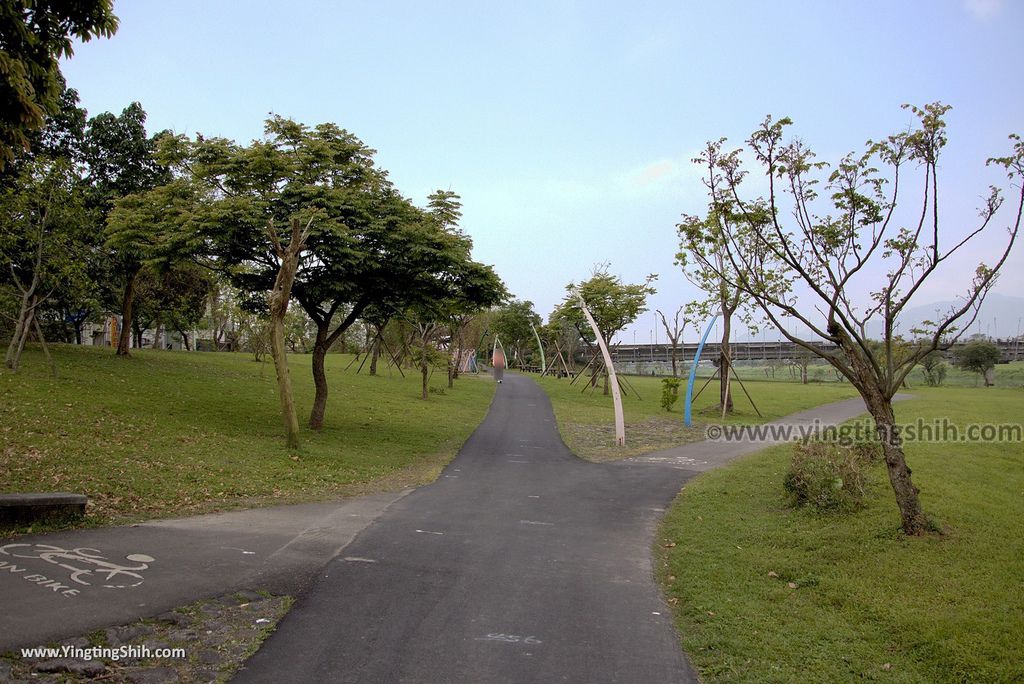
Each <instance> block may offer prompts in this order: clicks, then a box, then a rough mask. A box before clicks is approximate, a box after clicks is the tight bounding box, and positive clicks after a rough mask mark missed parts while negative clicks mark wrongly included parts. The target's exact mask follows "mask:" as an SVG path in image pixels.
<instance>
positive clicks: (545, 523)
mask: <svg viewBox="0 0 1024 684" xmlns="http://www.w3.org/2000/svg"><path fill="white" fill-rule="evenodd" d="M519 522H520V524H522V525H554V524H555V523H549V522H539V521H537V520H520V521H519Z"/></svg>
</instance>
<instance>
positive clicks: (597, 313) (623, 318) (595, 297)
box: [552, 264, 658, 395]
mask: <svg viewBox="0 0 1024 684" xmlns="http://www.w3.org/2000/svg"><path fill="white" fill-rule="evenodd" d="M657 277H658V276H656V275H653V274H651V275H649V276H647V278H645V279H644V282H643V283H635V284H625V283H623V282H622V281H621V279H620V278H619V277H618V276H614V275H612V274H610V273H609V272H608V265H607V264H601V265H599V266H597V267H596V268H595V269H594V272H593V274H592V275H591V277H590V279H589V280H585V281H583V282H582V283H580V284H579V285H577V284H576V283H569V284H568V285H566V286H565V289H566V290H567V291H568V294H567V295H566V297H565V299H564V300H563V301H562V303H561V304H560V305H559V306H558V308H557V310H556V311H555V313H553V314H552V317H554V318H555V319H563V320H566V321H569V322H570V323H572V325H573V326H574V327H575V328H576V330H577V332H579V335H580V338H582V339H583V340H584V341H585V342H587V343H588V344H590V343H591V340H593V339H594V335H593V333H592V332H590V330H589V324H588V323H587V322H586V319H585V318H584V315H583V309H582V308H581V307H580V305H579V301H578V300H577V297H576V293H577V292H579V294H580V296H581V297H583V301H585V302H586V303H587V308H589V309H590V313H591V314H592V315H593V317H594V322H595V323H597V328H598V330H600V331H601V337H603V338H604V339H605V341H606V342H608V343H610V342H611V339H612V337H614V336H615V335H616V334H617V333H618V332H619V331H621V330H622V329H623V328H625V327H626V326H627V325H629V324H630V323H632V322H633V321H635V320H636V319H637V317H638V316H639V315H640V314H642V313H643V312H645V311H647V297H648V296H650V295H652V294H654V293H655V289H654V287H652V286H651V283H652V282H654V281H655V280H656V279H657ZM604 394H605V395H607V394H608V382H607V375H606V376H605V385H604Z"/></svg>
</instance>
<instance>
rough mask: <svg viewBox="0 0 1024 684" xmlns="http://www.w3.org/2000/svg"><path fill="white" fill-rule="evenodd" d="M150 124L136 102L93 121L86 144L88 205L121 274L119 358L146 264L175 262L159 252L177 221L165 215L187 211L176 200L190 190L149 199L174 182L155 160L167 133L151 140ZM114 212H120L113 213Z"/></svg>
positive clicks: (126, 348) (125, 345)
mask: <svg viewBox="0 0 1024 684" xmlns="http://www.w3.org/2000/svg"><path fill="white" fill-rule="evenodd" d="M145 124H146V112H145V111H144V110H143V109H142V106H141V105H140V104H139V103H138V102H133V103H132V104H130V105H128V107H126V108H125V109H124V110H123V111H122V112H121V114H120V115H114V114H112V113H110V112H104V113H103V114H100V115H98V116H95V117H93V118H92V119H90V120H89V123H88V127H87V129H86V133H85V141H84V144H83V158H84V160H85V163H86V164H87V166H88V175H87V178H86V181H87V182H88V184H89V194H88V198H89V204H90V206H91V208H92V209H93V211H95V212H96V214H97V220H98V221H99V222H100V224H101V225H106V244H107V247H108V249H110V250H111V255H110V256H111V261H112V263H113V271H114V273H116V274H117V284H116V285H115V284H114V283H110V284H109V285H110V286H111V288H110V291H109V292H108V297H109V299H110V300H111V303H113V302H114V301H115V300H116V301H117V302H118V304H117V307H118V308H120V310H121V332H120V337H119V339H118V342H117V355H118V356H128V355H129V348H130V346H131V331H132V313H133V311H132V308H133V304H134V297H135V284H136V280H137V279H138V276H139V272H140V271H141V270H142V267H143V265H144V264H145V263H146V262H149V261H156V260H165V261H166V260H167V259H169V258H170V255H171V252H170V251H164V252H161V251H160V247H161V245H166V244H167V241H168V237H167V236H168V235H170V234H171V233H172V232H173V231H172V230H171V228H172V226H170V225H169V223H168V221H169V220H171V219H172V218H174V216H172V217H166V216H165V215H164V212H165V211H168V212H171V213H173V214H175V215H177V214H180V213H181V212H182V211H184V210H183V209H181V208H179V207H178V205H179V204H180V203H179V202H178V201H177V200H178V198H179V197H180V195H181V193H182V192H185V191H186V190H187V189H186V188H184V187H183V186H181V185H180V184H179V185H177V186H175V187H174V188H172V189H171V190H170V191H165V190H162V191H159V192H155V193H154V194H151V195H146V194H144V193H147V192H149V191H151V190H155V189H156V188H157V187H159V186H161V185H162V184H164V183H166V182H168V181H169V180H170V174H169V171H168V169H167V168H166V167H165V166H163V165H162V164H160V163H159V162H158V161H157V160H156V156H155V152H156V144H157V140H158V139H159V138H160V137H162V136H163V135H165V133H161V134H158V135H155V136H152V137H149V136H147V135H146V127H145ZM115 207H117V208H118V209H119V211H117V212H114V209H115ZM112 213H115V215H114V216H111V214H112ZM115 291H116V292H117V294H115Z"/></svg>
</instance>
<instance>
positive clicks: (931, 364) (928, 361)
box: [918, 350, 948, 387]
mask: <svg viewBox="0 0 1024 684" xmlns="http://www.w3.org/2000/svg"><path fill="white" fill-rule="evenodd" d="M918 365H919V366H921V372H922V373H923V374H924V383H925V384H926V385H928V386H929V387H939V386H941V385H942V382H943V381H944V380H945V379H946V372H947V370H948V366H947V365H946V362H945V361H944V360H943V357H942V352H941V351H938V350H935V351H933V352H932V353H931V354H928V355H926V356H925V357H924V358H923V359H921V360H920V361H919V362H918Z"/></svg>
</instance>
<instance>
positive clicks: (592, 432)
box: [558, 416, 704, 462]
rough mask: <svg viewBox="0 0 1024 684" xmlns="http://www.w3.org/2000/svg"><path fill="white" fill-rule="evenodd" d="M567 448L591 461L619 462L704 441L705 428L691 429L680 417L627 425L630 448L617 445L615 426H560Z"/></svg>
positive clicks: (655, 419)
mask: <svg viewBox="0 0 1024 684" xmlns="http://www.w3.org/2000/svg"><path fill="white" fill-rule="evenodd" d="M558 429H559V431H560V432H561V433H562V439H563V441H565V443H566V445H567V446H568V447H569V448H570V449H572V451H573V452H574V453H575V454H576V455H577V456H579V457H580V458H583V459H586V460H588V461H595V462H603V461H617V460H620V459H623V458H629V457H630V456H639V455H641V454H646V453H650V452H652V451H660V450H661V449H671V448H672V447H676V446H679V445H681V444H686V443H687V442H696V441H699V440H701V439H704V430H703V429H702V428H697V427H692V428H688V427H686V426H685V425H683V421H682V420H681V419H680V418H679V416H666V417H664V418H649V419H647V420H644V421H640V422H636V423H626V445H625V446H624V447H620V446H617V445H616V444H615V426H614V425H608V424H602V425H590V424H584V423H566V424H564V425H563V424H559V426H558Z"/></svg>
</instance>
